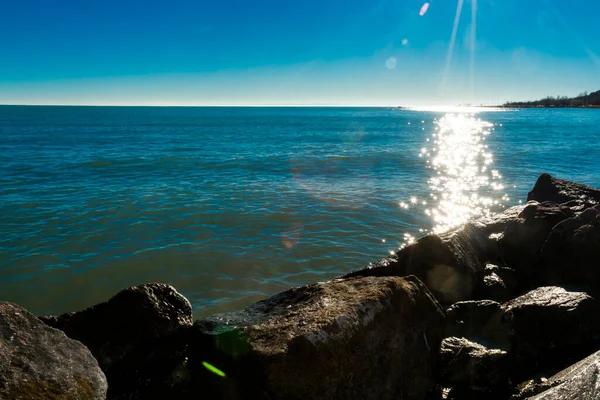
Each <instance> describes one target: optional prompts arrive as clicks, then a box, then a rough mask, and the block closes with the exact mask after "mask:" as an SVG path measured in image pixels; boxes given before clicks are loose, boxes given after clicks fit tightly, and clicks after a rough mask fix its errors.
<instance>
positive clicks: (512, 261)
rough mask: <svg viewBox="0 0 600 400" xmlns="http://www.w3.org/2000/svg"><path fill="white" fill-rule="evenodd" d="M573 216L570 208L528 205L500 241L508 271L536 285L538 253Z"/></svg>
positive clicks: (543, 204)
mask: <svg viewBox="0 0 600 400" xmlns="http://www.w3.org/2000/svg"><path fill="white" fill-rule="evenodd" d="M573 215H574V214H573V212H572V211H571V210H570V209H569V208H568V207H563V206H560V205H557V204H552V203H537V202H530V203H528V204H527V205H526V207H525V208H524V209H523V210H522V212H521V213H520V214H519V218H517V219H514V220H512V221H510V222H509V223H508V224H507V225H506V228H505V230H504V232H503V233H502V236H501V237H500V238H499V239H498V245H499V253H500V254H499V256H500V258H501V259H502V260H503V261H504V263H505V264H506V265H507V266H508V267H510V268H513V269H515V270H516V271H517V273H518V274H519V276H520V277H521V279H525V280H527V281H531V280H533V281H535V278H536V277H537V275H536V268H535V267H536V265H537V264H538V260H539V253H540V251H541V249H542V246H543V245H544V243H545V241H546V238H547V237H548V235H549V234H550V231H551V230H552V228H553V227H554V226H555V225H556V224H558V223H559V222H561V221H564V220H565V219H567V218H570V217H571V216H573ZM537 283H539V282H532V284H537Z"/></svg>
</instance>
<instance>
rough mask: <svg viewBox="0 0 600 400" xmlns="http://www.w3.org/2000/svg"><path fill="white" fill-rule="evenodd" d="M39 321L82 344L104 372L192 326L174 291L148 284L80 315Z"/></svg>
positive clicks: (185, 303) (189, 309)
mask: <svg viewBox="0 0 600 400" xmlns="http://www.w3.org/2000/svg"><path fill="white" fill-rule="evenodd" d="M40 319H41V320H42V321H44V322H45V323H46V324H47V325H49V326H52V327H54V328H57V329H60V330H62V331H63V332H65V333H66V334H67V336H69V337H70V338H72V339H76V340H79V341H81V342H82V343H83V344H85V345H86V346H87V347H88V348H89V349H90V351H91V352H92V354H93V355H94V357H96V359H97V360H98V363H99V364H100V367H101V368H102V369H103V371H105V372H107V371H108V370H109V369H110V367H111V366H112V365H113V364H115V363H117V362H119V361H121V360H123V359H124V358H125V357H126V356H127V355H128V354H129V353H130V352H132V351H133V350H134V349H135V348H136V347H138V346H142V347H143V346H145V345H147V344H150V343H152V342H153V341H155V340H157V339H159V338H160V337H162V336H165V335H168V334H169V333H171V332H174V331H176V330H178V329H179V328H181V327H185V326H191V325H192V307H191V305H190V303H189V301H188V300H187V299H186V298H185V297H183V296H182V295H181V294H179V293H178V292H177V291H176V290H175V289H174V288H173V287H171V286H169V285H165V284H162V283H149V284H145V285H140V286H133V287H130V288H128V289H125V290H123V291H121V292H119V293H118V294H116V295H115V296H114V297H112V298H111V299H110V300H108V301H107V302H105V303H100V304H97V305H95V306H92V307H90V308H87V309H85V310H83V311H78V312H72V313H68V314H63V315H60V316H44V317H40Z"/></svg>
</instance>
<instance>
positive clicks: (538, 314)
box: [502, 287, 600, 378]
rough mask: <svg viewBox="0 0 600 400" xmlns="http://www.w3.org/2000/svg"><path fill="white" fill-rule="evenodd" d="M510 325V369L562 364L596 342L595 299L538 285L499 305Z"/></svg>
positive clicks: (522, 371) (523, 371)
mask: <svg viewBox="0 0 600 400" xmlns="http://www.w3.org/2000/svg"><path fill="white" fill-rule="evenodd" d="M502 308H503V309H504V312H505V316H504V319H505V320H506V321H507V322H508V323H509V324H510V325H511V326H512V334H513V336H512V349H511V354H512V355H513V356H514V360H513V365H514V368H513V372H514V374H515V376H516V377H518V378H526V377H528V374H529V375H531V374H532V373H534V372H535V371H536V370H540V369H544V368H552V367H555V366H563V367H564V366H565V365H568V364H569V363H571V362H572V361H573V360H574V359H575V360H576V359H577V358H578V357H581V355H582V354H586V353H588V354H589V352H590V351H591V350H590V349H594V348H596V347H597V346H600V341H599V339H600V323H599V321H598V319H597V315H598V312H599V311H600V309H599V307H598V302H597V301H596V299H594V298H593V297H591V296H590V295H588V294H587V293H584V292H569V291H566V290H565V289H563V288H560V287H541V288H538V289H535V290H532V291H530V292H528V293H526V294H524V295H523V296H520V297H518V298H516V299H514V300H512V301H510V302H508V303H506V304H504V305H503V306H502Z"/></svg>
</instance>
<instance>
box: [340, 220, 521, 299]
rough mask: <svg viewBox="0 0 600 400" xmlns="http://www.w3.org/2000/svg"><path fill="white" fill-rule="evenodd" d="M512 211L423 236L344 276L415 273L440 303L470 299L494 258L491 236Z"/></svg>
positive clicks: (503, 223) (405, 274) (505, 221)
mask: <svg viewBox="0 0 600 400" xmlns="http://www.w3.org/2000/svg"><path fill="white" fill-rule="evenodd" d="M514 211H515V210H512V209H511V211H508V212H507V213H506V214H501V216H497V217H496V218H495V219H492V218H488V219H486V220H482V221H484V222H479V221H475V222H470V223H467V224H465V225H464V226H462V227H460V228H457V229H455V230H452V231H449V232H445V233H441V234H439V235H427V236H424V237H422V238H421V239H419V240H418V241H416V242H415V243H413V244H411V245H409V246H407V247H405V248H403V249H401V250H400V251H398V253H397V254H396V255H394V256H392V257H387V258H385V259H383V260H381V261H380V262H379V263H377V264H371V265H369V266H367V268H365V269H362V270H358V271H355V272H352V273H350V274H348V275H346V276H345V277H357V276H407V275H415V276H417V277H419V279H421V280H422V281H423V282H424V283H425V284H426V285H427V287H428V288H429V289H430V290H431V292H432V293H433V294H434V295H435V296H436V298H437V299H438V300H439V301H440V302H441V303H442V304H452V303H455V302H457V301H461V300H467V299H470V298H471V297H472V296H473V293H474V289H475V287H476V285H477V284H478V282H479V281H481V279H482V278H483V275H484V267H485V263H486V262H487V261H488V260H489V259H490V258H495V254H491V250H490V235H491V234H492V233H493V230H495V229H500V228H502V227H503V226H505V225H506V224H507V223H508V222H509V221H512V220H513V218H514V214H515V212H514ZM485 222H489V225H486V223H485ZM496 233H497V232H496Z"/></svg>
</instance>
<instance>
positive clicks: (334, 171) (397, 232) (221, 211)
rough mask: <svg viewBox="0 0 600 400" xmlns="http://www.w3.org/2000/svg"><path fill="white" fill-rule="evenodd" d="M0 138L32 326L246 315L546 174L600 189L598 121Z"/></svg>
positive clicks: (250, 114) (15, 128) (77, 111)
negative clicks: (110, 315) (167, 312)
mask: <svg viewBox="0 0 600 400" xmlns="http://www.w3.org/2000/svg"><path fill="white" fill-rule="evenodd" d="M436 128H437V129H436ZM436 134H437V136H434V135H436ZM0 137H1V138H2V140H1V141H0V200H1V201H0V299H1V300H8V301H13V302H16V303H19V304H21V305H23V306H25V307H26V308H28V309H30V310H31V311H32V312H35V313H60V312H66V311H73V310H77V309H81V308H83V307H86V306H89V305H91V304H94V303H97V302H100V301H103V300H105V299H107V298H108V297H110V296H111V295H112V294H114V293H116V292H117V291H118V290H120V289H122V288H125V287H127V286H130V285H134V284H139V283H144V282H152V281H160V282H166V283H170V284H173V285H174V286H175V287H177V289H178V290H179V291H180V292H182V293H183V294H184V295H185V296H186V297H188V298H189V299H190V301H191V302H192V304H193V306H194V309H195V312H196V315H197V316H200V315H206V314H210V313H213V312H219V311H226V310H231V309H234V308H240V307H242V306H245V305H247V304H249V303H251V302H254V301H257V300H260V299H262V298H264V297H266V296H268V295H271V294H273V293H276V292H278V291H281V290H284V289H286V288H288V287H290V286H296V285H301V284H306V283H310V282H313V281H316V280H325V279H329V278H332V277H335V276H337V275H339V274H342V273H346V272H348V271H350V270H352V269H355V268H359V267H361V266H363V265H365V264H366V263H368V262H370V261H373V260H375V259H378V258H380V257H382V256H384V255H386V254H387V253H388V252H390V251H395V250H397V249H398V247H400V246H401V245H402V244H403V243H406V242H407V240H410V238H411V237H418V236H419V235H422V234H424V233H425V232H426V231H428V230H435V229H436V226H438V227H439V226H444V225H443V224H442V225H440V224H441V222H440V221H443V222H444V221H445V222H448V221H454V220H455V219H456V218H459V219H460V217H461V216H464V215H471V216H473V215H476V214H477V213H482V212H490V211H494V210H497V209H501V208H502V207H503V206H506V205H514V204H517V203H518V201H519V200H524V199H525V197H526V194H527V191H528V190H530V189H531V187H532V186H533V184H534V182H535V179H536V177H537V175H538V174H539V173H541V172H550V173H551V174H553V175H555V176H557V177H560V178H565V179H572V180H576V181H580V182H583V183H586V184H589V185H593V186H600V173H599V171H600V140H599V139H600V110H582V109H572V110H523V111H500V112H492V111H489V112H488V111H486V112H481V113H478V114H476V115H475V116H469V115H466V116H464V117H463V116H458V117H457V116H451V115H447V114H446V113H444V112H430V111H406V110H395V109H390V108H177V107H173V108H152V107H19V106H0ZM428 139H429V140H428ZM485 146H487V147H485ZM492 171H495V172H492ZM432 179H433V180H432ZM436 179H437V180H436ZM448 192H452V193H451V195H450V196H446V194H445V193H448ZM444 196H446V197H444ZM477 196H479V197H477ZM448 199H450V200H452V201H451V202H450V203H446V204H445V205H444V204H442V203H441V202H442V201H444V200H445V201H449V200H448ZM461 199H462V200H461ZM473 199H475V200H473ZM478 199H479V200H478ZM481 199H483V200H481ZM480 200H481V201H480ZM461 201H462V203H461ZM423 202H425V203H426V204H423ZM459 203H460V204H459ZM496 203H497V204H496ZM482 205H483V206H482ZM450 209H452V210H454V211H456V210H458V211H459V212H458V214H456V215H454V214H452V215H451V217H452V218H446V219H443V218H442V219H438V220H437V221H436V219H435V218H434V217H435V215H434V214H435V213H437V212H439V213H448V212H450V211H449V210H450ZM469 212H470V213H471V214H469ZM405 234H407V235H409V236H404V235H405Z"/></svg>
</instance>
